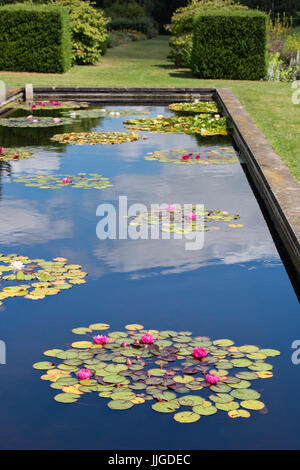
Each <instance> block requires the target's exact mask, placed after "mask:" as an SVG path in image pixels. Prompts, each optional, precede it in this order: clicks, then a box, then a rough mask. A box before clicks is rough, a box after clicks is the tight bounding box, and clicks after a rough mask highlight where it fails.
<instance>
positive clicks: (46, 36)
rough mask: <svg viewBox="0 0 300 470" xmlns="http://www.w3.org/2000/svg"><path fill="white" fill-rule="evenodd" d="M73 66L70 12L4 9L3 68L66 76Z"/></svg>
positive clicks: (0, 25) (0, 33) (0, 28)
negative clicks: (65, 73) (63, 74)
mask: <svg viewBox="0 0 300 470" xmlns="http://www.w3.org/2000/svg"><path fill="white" fill-rule="evenodd" d="M70 67H71V32H70V23H69V15H68V11H67V10H66V9H65V8H63V7H59V6H49V5H23V4H16V5H7V6H4V7H1V8H0V69H1V70H12V71H22V72H45V73H63V72H66V71H67V70H68V69H69V68H70Z"/></svg>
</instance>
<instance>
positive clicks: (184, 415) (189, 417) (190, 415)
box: [174, 411, 200, 423]
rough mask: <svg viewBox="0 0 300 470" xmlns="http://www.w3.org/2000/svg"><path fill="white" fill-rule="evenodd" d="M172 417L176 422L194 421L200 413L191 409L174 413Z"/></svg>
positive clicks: (197, 419) (198, 417)
mask: <svg viewBox="0 0 300 470" xmlns="http://www.w3.org/2000/svg"><path fill="white" fill-rule="evenodd" d="M174 419H175V421H177V422H178V423H195V422H196V421H199V419H200V415H199V414H198V413H195V412H193V411H182V412H181V413H176V414H175V415H174Z"/></svg>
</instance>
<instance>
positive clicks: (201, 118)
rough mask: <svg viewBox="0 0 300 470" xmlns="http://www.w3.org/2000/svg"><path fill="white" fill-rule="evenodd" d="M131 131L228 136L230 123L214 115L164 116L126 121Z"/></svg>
mask: <svg viewBox="0 0 300 470" xmlns="http://www.w3.org/2000/svg"><path fill="white" fill-rule="evenodd" d="M124 125H125V127H126V128H127V129H129V130H133V131H135V130H141V131H150V132H163V133H174V132H175V133H185V134H200V135H203V136H206V135H228V123H227V119H226V118H225V117H216V116H215V115H213V114H195V115H194V116H172V117H164V116H162V115H159V116H156V117H155V118H141V119H129V120H127V121H124Z"/></svg>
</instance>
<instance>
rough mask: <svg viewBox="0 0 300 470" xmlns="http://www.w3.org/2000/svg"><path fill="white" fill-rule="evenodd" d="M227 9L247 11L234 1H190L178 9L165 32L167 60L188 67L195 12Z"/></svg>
mask: <svg viewBox="0 0 300 470" xmlns="http://www.w3.org/2000/svg"><path fill="white" fill-rule="evenodd" d="M223 8H229V9H234V10H247V7H246V6H243V5H240V4H239V3H236V2H235V1H234V0H190V2H189V3H188V5H187V6H185V7H181V8H178V9H177V10H176V11H175V13H174V14H173V16H172V19H171V24H170V25H169V26H167V28H166V29H167V31H169V32H170V33H171V39H170V48H171V53H170V55H169V59H170V60H171V61H172V62H174V64H175V65H178V66H181V67H189V65H190V56H191V52H192V47H193V22H194V17H195V14H197V12H200V11H203V10H207V9H218V10H219V9H223Z"/></svg>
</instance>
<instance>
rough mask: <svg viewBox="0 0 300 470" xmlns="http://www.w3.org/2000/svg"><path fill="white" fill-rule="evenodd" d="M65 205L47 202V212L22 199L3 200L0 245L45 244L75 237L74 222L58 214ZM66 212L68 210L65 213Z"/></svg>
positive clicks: (0, 214) (53, 200)
mask: <svg viewBox="0 0 300 470" xmlns="http://www.w3.org/2000/svg"><path fill="white" fill-rule="evenodd" d="M63 207H64V202H63V201H61V200H59V199H56V198H54V199H52V200H51V199H50V200H49V201H47V205H45V207H44V210H43V211H41V210H39V208H38V203H35V202H32V201H30V202H29V201H28V202H27V201H21V200H14V201H10V200H4V201H2V202H1V204H0V220H1V226H0V242H1V243H3V244H7V245H14V244H17V243H22V244H26V245H30V244H32V243H46V242H47V241H49V240H56V239H60V238H72V236H73V222H72V220H71V218H69V219H68V218H67V217H66V215H65V213H64V215H63V216H62V217H61V218H60V217H59V211H60V209H62V208H63ZM64 212H65V211H64Z"/></svg>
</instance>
